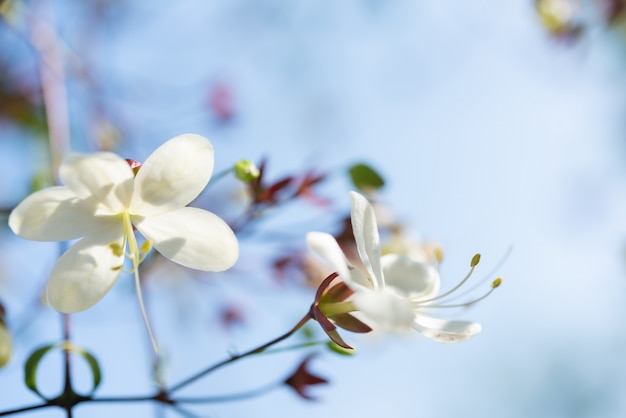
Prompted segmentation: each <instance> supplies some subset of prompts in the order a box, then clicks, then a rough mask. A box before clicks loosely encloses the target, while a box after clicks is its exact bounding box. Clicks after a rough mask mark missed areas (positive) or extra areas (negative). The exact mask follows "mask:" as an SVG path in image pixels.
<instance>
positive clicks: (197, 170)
mask: <svg viewBox="0 0 626 418" xmlns="http://www.w3.org/2000/svg"><path fill="white" fill-rule="evenodd" d="M212 173H213V146H212V145H211V143H210V142H209V140H208V139H206V138H204V137H202V136H200V135H193V134H187V135H180V136H177V137H175V138H172V139H170V140H169V141H167V142H166V143H164V144H163V145H161V146H160V147H159V148H157V149H156V150H155V151H154V152H153V153H152V155H150V156H149V157H148V159H147V160H146V162H145V163H144V164H143V165H142V166H141V168H140V169H139V172H138V173H137V177H136V179H135V194H134V195H133V201H132V204H131V212H132V213H133V214H135V215H141V216H153V215H160V214H163V213H167V212H170V211H173V210H176V209H180V208H182V207H183V206H186V205H188V204H189V203H190V202H191V201H192V200H193V199H195V198H196V197H197V196H198V195H199V194H200V192H202V190H203V189H204V188H205V187H206V185H207V183H208V182H209V179H210V178H211V174H212Z"/></svg>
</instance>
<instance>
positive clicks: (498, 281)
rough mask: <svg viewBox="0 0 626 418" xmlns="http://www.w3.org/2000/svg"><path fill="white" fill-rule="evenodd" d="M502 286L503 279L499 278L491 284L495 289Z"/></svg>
mask: <svg viewBox="0 0 626 418" xmlns="http://www.w3.org/2000/svg"><path fill="white" fill-rule="evenodd" d="M501 284H502V277H498V278H497V279H495V280H494V281H493V282H492V283H491V288H492V289H495V288H496V287H498V286H500V285H501Z"/></svg>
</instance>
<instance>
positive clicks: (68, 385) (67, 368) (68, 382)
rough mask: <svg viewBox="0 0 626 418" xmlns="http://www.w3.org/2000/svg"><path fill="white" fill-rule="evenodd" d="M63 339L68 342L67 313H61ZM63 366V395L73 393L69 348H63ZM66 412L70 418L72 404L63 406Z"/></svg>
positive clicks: (68, 319)
mask: <svg viewBox="0 0 626 418" xmlns="http://www.w3.org/2000/svg"><path fill="white" fill-rule="evenodd" d="M62 317H63V341H64V343H65V344H69V343H70V316H69V315H68V314H63V315H62ZM63 363H64V364H63V366H64V373H65V376H64V377H65V384H64V386H63V393H64V394H65V395H71V394H73V393H74V389H73V388H72V373H71V371H72V370H71V369H72V368H71V362H70V350H63ZM64 409H65V411H66V412H67V414H66V415H67V418H72V405H67V406H66V407H65V408H64Z"/></svg>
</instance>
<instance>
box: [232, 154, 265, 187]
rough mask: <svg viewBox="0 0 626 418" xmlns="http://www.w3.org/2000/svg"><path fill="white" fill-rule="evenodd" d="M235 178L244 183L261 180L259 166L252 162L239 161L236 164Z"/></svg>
mask: <svg viewBox="0 0 626 418" xmlns="http://www.w3.org/2000/svg"><path fill="white" fill-rule="evenodd" d="M234 170H235V176H237V178H238V179H239V180H241V181H243V182H244V183H250V182H251V181H252V180H254V179H257V178H259V176H260V175H261V172H260V171H259V169H258V168H257V166H256V165H255V164H254V163H253V162H252V161H250V160H239V161H237V162H236V163H235V167H234Z"/></svg>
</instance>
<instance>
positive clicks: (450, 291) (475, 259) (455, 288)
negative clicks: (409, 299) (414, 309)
mask: <svg viewBox="0 0 626 418" xmlns="http://www.w3.org/2000/svg"><path fill="white" fill-rule="evenodd" d="M479 262H480V254H476V255H474V257H472V262H471V263H470V267H471V268H470V271H469V272H468V273H467V275H466V276H465V277H464V278H463V280H461V281H460V282H459V283H458V284H457V285H456V286H454V287H453V288H452V289H450V290H448V291H447V292H445V293H442V294H440V295H437V296H435V297H433V298H430V299H424V300H419V301H416V302H418V304H419V305H421V304H424V303H428V302H433V301H435V300H439V299H442V298H445V297H446V296H448V295H449V294H451V293H453V292H455V291H456V290H457V289H458V288H459V287H461V286H463V285H464V284H465V282H467V280H468V279H469V278H470V276H471V275H472V273H473V272H474V268H475V267H476V265H477V264H478V263H479Z"/></svg>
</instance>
